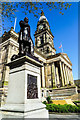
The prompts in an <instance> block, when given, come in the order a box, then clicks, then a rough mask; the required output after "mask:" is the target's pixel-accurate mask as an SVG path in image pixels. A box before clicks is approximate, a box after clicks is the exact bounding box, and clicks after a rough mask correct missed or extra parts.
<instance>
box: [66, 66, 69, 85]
mask: <svg viewBox="0 0 80 120" xmlns="http://www.w3.org/2000/svg"><path fill="white" fill-rule="evenodd" d="M66 71H67V76H66V77H67V84H69V77H68V67H67V66H66Z"/></svg>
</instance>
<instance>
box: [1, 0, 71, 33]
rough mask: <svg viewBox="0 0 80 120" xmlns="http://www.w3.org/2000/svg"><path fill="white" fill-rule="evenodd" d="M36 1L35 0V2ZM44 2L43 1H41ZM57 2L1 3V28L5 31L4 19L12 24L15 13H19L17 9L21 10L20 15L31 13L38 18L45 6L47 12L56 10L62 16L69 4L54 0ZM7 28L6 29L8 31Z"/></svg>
mask: <svg viewBox="0 0 80 120" xmlns="http://www.w3.org/2000/svg"><path fill="white" fill-rule="evenodd" d="M36 1H37V0H36ZM43 1H44V0H43ZM55 1H57V2H44V3H43V2H1V3H0V6H1V7H0V16H1V18H2V25H0V30H1V27H2V29H3V30H4V31H5V30H6V28H5V26H4V23H5V22H6V20H5V19H7V20H8V21H10V22H13V20H12V18H14V17H16V12H20V11H19V9H20V8H21V9H22V13H24V14H25V15H27V13H30V14H31V13H32V14H33V15H34V17H38V15H40V13H41V11H40V10H41V9H43V4H45V5H46V7H48V8H49V10H50V11H51V10H53V9H58V10H59V13H60V14H61V15H63V14H64V13H63V12H62V11H63V9H65V10H67V8H70V6H71V4H70V3H65V2H58V0H55ZM22 13H21V14H22ZM8 29H9V28H7V30H8Z"/></svg>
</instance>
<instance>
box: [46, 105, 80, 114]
mask: <svg viewBox="0 0 80 120" xmlns="http://www.w3.org/2000/svg"><path fill="white" fill-rule="evenodd" d="M46 109H47V110H49V112H58V113H69V112H70V113H79V112H80V105H79V106H73V105H68V104H65V105H56V104H46Z"/></svg>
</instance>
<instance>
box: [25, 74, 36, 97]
mask: <svg viewBox="0 0 80 120" xmlns="http://www.w3.org/2000/svg"><path fill="white" fill-rule="evenodd" d="M27 78H28V81H27V99H35V98H38V88H37V76H33V75H30V74H28V75H27Z"/></svg>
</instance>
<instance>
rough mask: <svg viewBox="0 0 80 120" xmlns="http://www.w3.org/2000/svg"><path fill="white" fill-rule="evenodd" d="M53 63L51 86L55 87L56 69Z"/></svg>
mask: <svg viewBox="0 0 80 120" xmlns="http://www.w3.org/2000/svg"><path fill="white" fill-rule="evenodd" d="M55 69H56V68H55V64H54V63H53V64H52V79H53V87H56V70H55Z"/></svg>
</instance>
